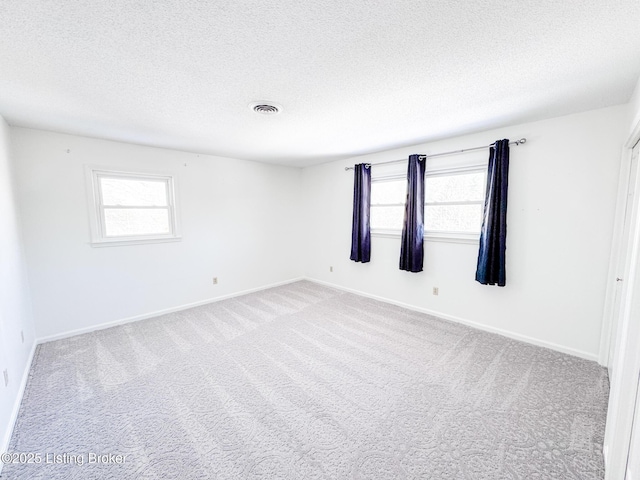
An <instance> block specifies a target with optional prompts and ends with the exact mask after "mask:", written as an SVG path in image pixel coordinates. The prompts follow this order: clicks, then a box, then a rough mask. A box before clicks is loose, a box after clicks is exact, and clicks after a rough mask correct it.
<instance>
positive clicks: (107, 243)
mask: <svg viewBox="0 0 640 480" xmlns="http://www.w3.org/2000/svg"><path fill="white" fill-rule="evenodd" d="M181 240H182V237H160V238H129V239H122V240H115V239H113V240H97V241H92V242H90V243H89V245H91V246H92V247H119V246H124V245H145V244H148V243H166V242H179V241H181Z"/></svg>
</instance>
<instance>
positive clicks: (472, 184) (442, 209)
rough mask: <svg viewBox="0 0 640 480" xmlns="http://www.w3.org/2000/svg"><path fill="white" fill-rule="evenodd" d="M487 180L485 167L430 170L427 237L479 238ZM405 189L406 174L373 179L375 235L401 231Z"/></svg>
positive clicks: (428, 175)
mask: <svg viewBox="0 0 640 480" xmlns="http://www.w3.org/2000/svg"><path fill="white" fill-rule="evenodd" d="M485 182H486V168H485V167H484V166H472V167H465V168H455V169H453V168H452V169H440V170H435V171H431V172H429V171H427V173H426V175H425V211H424V217H425V218H424V224H425V238H432V239H438V238H441V239H452V240H476V239H477V238H478V236H479V234H480V228H481V226H482V211H483V205H484V191H485ZM406 192H407V180H406V176H405V175H404V174H395V175H389V176H383V177H380V178H375V177H374V178H373V179H372V182H371V230H372V233H373V234H390V235H399V234H400V233H401V231H402V222H403V219H404V203H405V200H406Z"/></svg>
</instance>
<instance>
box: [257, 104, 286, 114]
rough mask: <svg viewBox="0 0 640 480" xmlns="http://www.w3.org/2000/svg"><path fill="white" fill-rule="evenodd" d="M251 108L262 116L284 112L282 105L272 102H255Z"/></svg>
mask: <svg viewBox="0 0 640 480" xmlns="http://www.w3.org/2000/svg"><path fill="white" fill-rule="evenodd" d="M249 108H250V109H251V110H253V111H254V112H256V113H260V114H262V115H275V114H276V113H280V112H281V111H282V107H281V106H280V105H277V104H275V103H272V102H255V103H252V104H250V105H249Z"/></svg>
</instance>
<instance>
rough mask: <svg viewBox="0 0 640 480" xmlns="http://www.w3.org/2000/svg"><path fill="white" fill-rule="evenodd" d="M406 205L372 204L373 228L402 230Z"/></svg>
mask: <svg viewBox="0 0 640 480" xmlns="http://www.w3.org/2000/svg"><path fill="white" fill-rule="evenodd" d="M403 220H404V207H375V206H371V228H384V229H394V230H402V222H403Z"/></svg>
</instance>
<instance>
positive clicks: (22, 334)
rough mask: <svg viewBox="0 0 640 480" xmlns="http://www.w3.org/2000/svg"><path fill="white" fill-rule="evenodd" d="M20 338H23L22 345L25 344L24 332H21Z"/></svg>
mask: <svg viewBox="0 0 640 480" xmlns="http://www.w3.org/2000/svg"><path fill="white" fill-rule="evenodd" d="M20 337H21V338H22V343H24V330H20Z"/></svg>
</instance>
